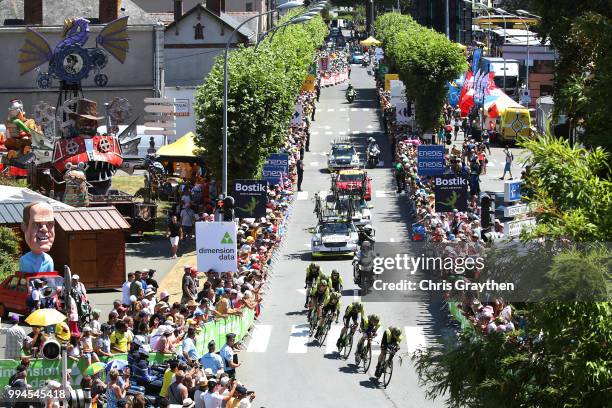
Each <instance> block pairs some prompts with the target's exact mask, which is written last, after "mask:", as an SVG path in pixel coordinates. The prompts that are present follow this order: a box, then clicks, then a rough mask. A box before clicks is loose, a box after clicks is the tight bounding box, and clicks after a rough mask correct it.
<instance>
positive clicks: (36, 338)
mask: <svg viewBox="0 0 612 408" xmlns="http://www.w3.org/2000/svg"><path fill="white" fill-rule="evenodd" d="M45 341H47V335H46V334H45V333H44V332H43V331H42V328H41V327H39V326H34V327H32V332H31V333H30V334H28V335H27V336H26V338H25V340H24V347H23V349H24V353H25V354H27V355H29V356H30V357H32V358H36V357H37V356H38V354H39V353H40V350H41V348H42V346H43V344H45Z"/></svg>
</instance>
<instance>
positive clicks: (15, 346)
mask: <svg viewBox="0 0 612 408" xmlns="http://www.w3.org/2000/svg"><path fill="white" fill-rule="evenodd" d="M10 320H11V322H12V324H13V325H12V326H11V327H10V328H8V329H6V328H1V329H0V333H5V334H6V350H5V358H6V359H12V360H18V359H19V358H20V357H21V348H22V347H23V341H24V340H25V339H26V334H25V331H24V330H23V328H21V327H20V326H19V316H17V315H11V317H10Z"/></svg>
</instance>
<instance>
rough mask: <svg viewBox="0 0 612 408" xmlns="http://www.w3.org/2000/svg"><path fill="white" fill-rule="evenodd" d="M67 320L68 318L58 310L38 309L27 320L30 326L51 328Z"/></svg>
mask: <svg viewBox="0 0 612 408" xmlns="http://www.w3.org/2000/svg"><path fill="white" fill-rule="evenodd" d="M64 320H66V316H64V315H63V314H61V313H60V312H58V311H57V310H56V309H38V310H35V311H33V312H32V313H30V315H29V316H28V317H27V319H26V320H25V321H26V323H27V324H29V325H30V326H51V325H54V324H57V323H61V322H63V321H64Z"/></svg>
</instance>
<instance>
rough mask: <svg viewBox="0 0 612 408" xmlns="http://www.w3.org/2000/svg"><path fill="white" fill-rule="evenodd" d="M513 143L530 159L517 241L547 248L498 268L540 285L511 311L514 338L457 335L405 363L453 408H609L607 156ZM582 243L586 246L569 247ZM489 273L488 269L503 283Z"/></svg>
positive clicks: (556, 144) (611, 319) (549, 143)
mask: <svg viewBox="0 0 612 408" xmlns="http://www.w3.org/2000/svg"><path fill="white" fill-rule="evenodd" d="M521 143H522V146H523V147H525V148H527V149H528V150H529V153H530V159H529V162H528V165H529V166H530V169H529V173H528V176H527V180H526V183H527V184H528V185H529V189H530V190H531V196H530V200H531V201H532V203H533V205H534V206H535V208H536V214H537V220H538V226H537V228H536V229H534V230H533V231H532V232H531V233H529V234H525V235H524V236H523V240H524V241H525V242H524V243H525V244H526V245H536V246H540V247H542V244H541V242H542V241H543V242H544V244H545V245H544V247H543V252H536V251H531V250H530V251H529V252H528V253H526V254H523V255H522V256H520V255H519V256H516V257H514V256H515V255H510V254H508V253H506V259H505V261H506V263H507V264H510V265H514V266H515V268H514V269H517V268H524V266H525V265H526V264H530V266H531V268H530V270H531V273H532V274H533V273H540V274H541V276H539V277H538V276H536V277H534V276H531V277H530V276H525V278H536V279H535V281H538V282H541V283H542V286H541V287H540V288H537V289H536V290H535V291H533V293H535V294H536V295H539V296H538V297H537V298H536V299H535V300H536V301H530V302H521V303H514V307H515V308H516V311H515V313H514V316H515V321H516V322H517V329H518V330H516V331H513V332H510V333H507V334H490V335H483V334H480V333H479V332H478V331H475V330H465V331H462V332H461V333H459V337H458V341H457V342H456V343H454V344H448V345H444V346H435V347H430V348H428V349H427V350H425V351H423V352H419V353H416V354H415V355H414V356H413V360H414V361H415V363H416V367H417V372H418V374H419V377H420V378H421V380H422V381H423V382H424V383H425V384H426V386H427V394H428V396H429V397H430V398H438V397H442V396H445V397H446V398H447V399H448V403H449V405H450V406H451V407H463V406H471V407H483V408H484V407H492V406H503V407H566V408H582V407H603V406H607V405H609V401H610V398H612V388H611V387H610V384H612V347H610V346H611V344H610V341H611V339H612V303H611V302H610V293H612V285H611V277H612V275H611V272H610V271H611V270H612V253H611V252H610V249H609V248H608V247H607V246H606V244H605V241H607V239H608V237H610V228H611V220H612V216H611V211H612V202H611V194H612V192H611V191H612V189H611V188H610V187H611V186H610V181H609V180H608V179H602V178H600V176H599V174H600V173H605V174H608V171H607V162H608V161H609V156H608V154H607V153H606V152H604V151H603V150H602V149H596V150H593V151H587V150H585V149H583V148H576V147H570V146H569V144H568V142H567V141H563V140H559V139H556V138H553V137H550V136H547V137H543V138H541V139H534V140H523V141H521ZM536 239H537V241H536ZM588 241H593V242H594V244H592V245H587V246H586V247H584V248H583V247H581V246H580V245H576V243H582V242H588ZM498 251H501V252H502V253H503V249H501V250H498ZM506 252H508V251H507V250H506ZM509 257H514V258H511V259H508V258H509ZM497 266H498V265H496V266H495V267H493V269H494V270H495V271H496V272H497V273H500V274H503V273H504V271H503V267H497ZM538 292H539V293H538ZM531 300H533V299H531ZM600 300H601V301H600Z"/></svg>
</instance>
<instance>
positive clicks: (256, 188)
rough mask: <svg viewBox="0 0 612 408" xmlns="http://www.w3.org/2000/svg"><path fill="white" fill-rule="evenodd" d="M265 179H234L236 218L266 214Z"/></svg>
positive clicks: (266, 191)
mask: <svg viewBox="0 0 612 408" xmlns="http://www.w3.org/2000/svg"><path fill="white" fill-rule="evenodd" d="M267 193H268V183H267V182H266V180H234V194H233V197H234V211H235V215H236V217H238V218H260V217H265V216H266V203H267V201H268V194H267Z"/></svg>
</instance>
